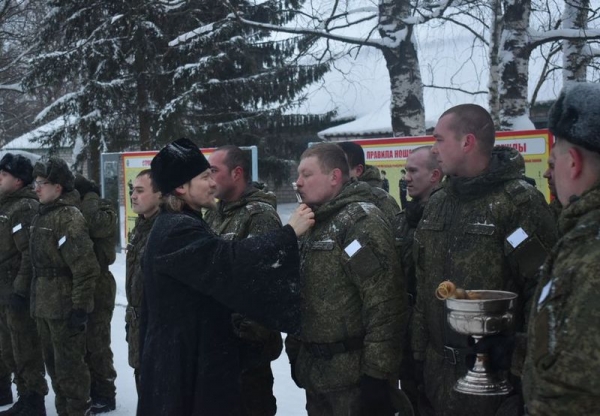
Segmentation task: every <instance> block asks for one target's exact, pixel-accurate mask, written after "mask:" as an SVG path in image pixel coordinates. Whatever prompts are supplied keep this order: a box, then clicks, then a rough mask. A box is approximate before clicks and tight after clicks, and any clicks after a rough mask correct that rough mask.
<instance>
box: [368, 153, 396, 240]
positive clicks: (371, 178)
mask: <svg viewBox="0 0 600 416" xmlns="http://www.w3.org/2000/svg"><path fill="white" fill-rule="evenodd" d="M358 180H359V181H361V182H366V183H368V184H369V185H370V186H371V192H372V194H373V203H374V204H375V205H377V208H379V209H380V210H381V212H382V213H383V215H384V216H385V218H386V219H387V220H388V221H389V222H390V224H391V226H392V232H393V235H394V239H395V240H396V246H398V245H399V244H400V237H401V236H400V226H401V219H400V212H401V211H402V210H401V209H400V205H398V202H397V201H396V200H395V199H394V197H393V196H391V195H390V194H389V193H387V192H386V191H384V190H383V189H382V188H381V185H382V180H381V176H380V174H379V169H377V167H376V166H371V165H367V166H366V168H365V171H364V173H363V174H362V175H360V177H359V178H358Z"/></svg>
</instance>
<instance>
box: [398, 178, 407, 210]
mask: <svg viewBox="0 0 600 416" xmlns="http://www.w3.org/2000/svg"><path fill="white" fill-rule="evenodd" d="M400 175H401V176H400V180H399V181H398V188H399V189H400V207H401V208H402V209H404V208H406V203H407V202H408V201H407V199H406V194H407V192H408V184H407V183H406V170H405V169H401V170H400Z"/></svg>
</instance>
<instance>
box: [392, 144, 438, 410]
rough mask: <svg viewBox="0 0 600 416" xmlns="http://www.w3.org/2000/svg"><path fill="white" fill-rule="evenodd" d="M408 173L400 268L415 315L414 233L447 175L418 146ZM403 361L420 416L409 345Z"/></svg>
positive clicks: (403, 376)
mask: <svg viewBox="0 0 600 416" xmlns="http://www.w3.org/2000/svg"><path fill="white" fill-rule="evenodd" d="M406 172H407V173H406V184H407V191H408V194H409V195H410V197H411V198H412V199H411V200H410V201H409V202H408V203H407V204H406V207H404V210H403V211H402V213H401V214H400V252H401V255H400V265H401V266H402V270H403V271H404V276H405V278H406V282H407V287H406V289H407V292H408V304H409V307H410V311H411V314H412V308H413V307H414V304H415V300H416V296H417V276H416V271H415V261H414V258H413V249H412V248H413V242H414V236H415V231H416V229H417V225H418V224H419V221H420V220H421V217H422V216H423V211H424V210H425V205H426V204H427V201H428V200H429V195H430V194H431V192H433V190H434V189H435V188H436V187H438V186H439V184H440V182H441V180H442V178H443V176H444V174H443V173H442V170H441V169H440V165H439V163H438V161H437V156H436V155H434V154H433V153H432V152H431V146H421V147H417V148H416V149H414V150H413V151H412V152H411V153H410V154H409V155H408V158H407V159H406ZM408 341H409V340H408ZM402 358H403V360H402V365H401V367H400V380H401V387H402V390H404V391H405V392H406V394H407V396H408V398H409V399H410V401H411V403H412V406H413V409H414V412H415V414H416V415H418V414H419V410H418V407H419V406H418V404H419V392H418V383H417V381H416V380H415V379H414V375H415V369H414V362H413V358H412V354H411V352H410V342H407V343H406V344H405V349H404V354H403V357H402Z"/></svg>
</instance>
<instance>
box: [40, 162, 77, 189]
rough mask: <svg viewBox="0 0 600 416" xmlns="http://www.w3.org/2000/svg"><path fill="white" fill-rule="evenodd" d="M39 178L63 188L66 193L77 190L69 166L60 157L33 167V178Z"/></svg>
mask: <svg viewBox="0 0 600 416" xmlns="http://www.w3.org/2000/svg"><path fill="white" fill-rule="evenodd" d="M38 176H39V177H41V178H46V179H47V180H48V181H50V182H51V183H53V184H56V185H60V186H62V188H63V191H64V192H70V191H72V190H73V189H75V184H74V180H75V178H74V176H73V173H72V172H71V170H70V169H69V167H68V166H67V162H65V161H64V160H62V159H60V158H58V157H51V158H50V159H48V161H47V162H37V163H36V164H35V166H34V167H33V177H34V178H35V177H38Z"/></svg>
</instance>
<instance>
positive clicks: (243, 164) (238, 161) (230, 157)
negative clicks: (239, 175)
mask: <svg viewBox="0 0 600 416" xmlns="http://www.w3.org/2000/svg"><path fill="white" fill-rule="evenodd" d="M215 152H225V159H223V163H225V166H227V168H228V169H229V171H230V172H231V171H232V170H234V169H235V168H237V167H238V166H239V167H240V168H242V172H243V175H244V180H245V181H246V182H250V169H251V168H252V167H251V163H250V157H249V156H248V152H245V151H243V150H242V149H240V148H239V147H237V146H234V145H232V144H228V145H225V146H221V147H218V148H216V149H215Z"/></svg>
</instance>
